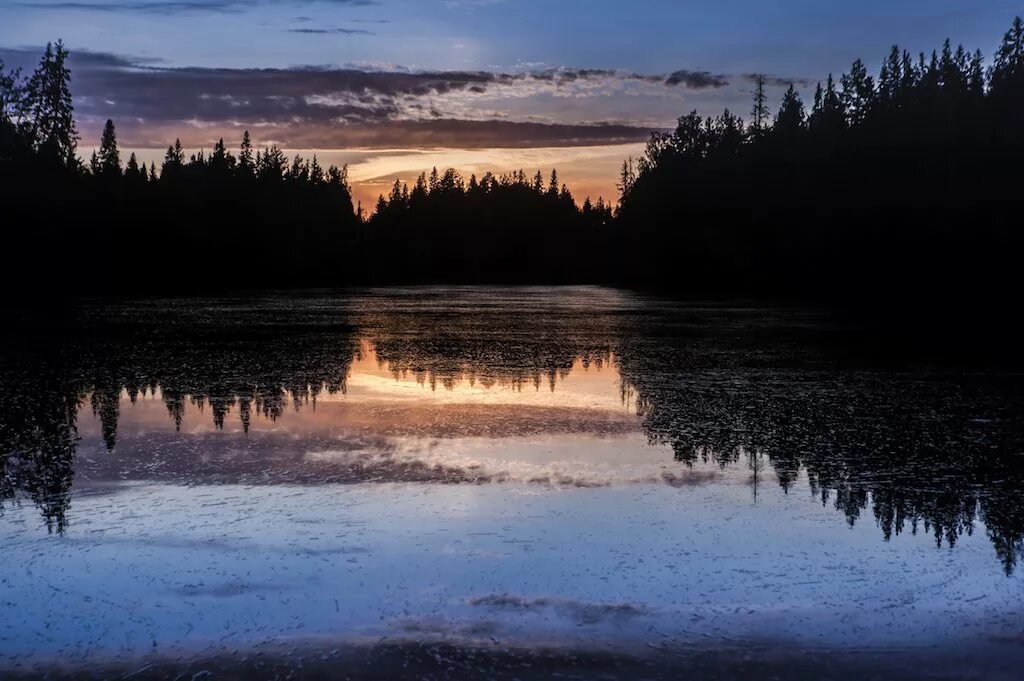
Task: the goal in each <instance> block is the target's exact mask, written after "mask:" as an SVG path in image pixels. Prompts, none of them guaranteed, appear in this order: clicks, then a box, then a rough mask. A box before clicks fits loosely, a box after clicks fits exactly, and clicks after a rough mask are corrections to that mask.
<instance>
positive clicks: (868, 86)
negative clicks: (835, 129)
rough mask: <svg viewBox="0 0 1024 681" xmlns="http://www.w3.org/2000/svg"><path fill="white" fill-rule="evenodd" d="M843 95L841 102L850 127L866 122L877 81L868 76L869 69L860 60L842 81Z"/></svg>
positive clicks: (854, 63) (855, 62)
mask: <svg viewBox="0 0 1024 681" xmlns="http://www.w3.org/2000/svg"><path fill="white" fill-rule="evenodd" d="M841 81H842V85H843V93H842V96H841V102H842V106H843V110H844V112H845V114H846V120H847V122H848V123H849V124H850V125H859V124H860V123H863V122H864V119H865V118H866V117H867V115H868V111H869V109H870V108H871V105H872V103H873V102H874V97H875V81H874V79H873V78H872V77H871V76H869V75H868V69H867V67H866V66H864V62H863V61H861V60H860V59H858V60H856V61H854V62H853V65H852V66H851V67H850V72H849V73H848V74H844V75H843V77H842V79H841Z"/></svg>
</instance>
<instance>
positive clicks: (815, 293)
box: [0, 18, 1024, 308]
mask: <svg viewBox="0 0 1024 681" xmlns="http://www.w3.org/2000/svg"><path fill="white" fill-rule="evenodd" d="M67 57H68V51H67V50H66V49H65V47H64V46H63V44H62V43H60V42H58V43H56V44H54V45H50V46H48V47H47V49H46V52H45V54H44V55H43V56H42V58H41V60H40V63H39V66H38V68H37V69H36V70H35V71H34V72H33V73H31V74H28V75H27V76H24V77H23V76H22V74H20V73H18V72H13V71H11V70H7V69H4V68H3V66H2V64H0V187H2V188H3V189H2V190H0V191H2V192H3V198H4V201H3V203H4V207H3V212H4V222H5V224H6V228H7V244H8V247H7V248H6V249H4V250H5V262H4V263H3V269H4V272H5V277H6V278H10V280H11V283H17V284H18V285H19V286H20V288H21V290H25V291H26V292H27V291H28V290H35V291H38V292H40V293H42V294H43V295H47V296H53V295H57V296H67V295H69V294H79V293H124V292H130V293H148V292H174V293H180V292H189V291H192V290H210V289H212V290H230V289H260V288H290V287H300V286H341V285H364V284H398V283H601V284H610V285H618V286H627V287H635V288H656V289H660V290H668V291H671V292H673V293H678V294H681V295H701V296H704V295H708V296H726V295H728V296H750V297H793V298H801V299H814V300H819V301H820V300H832V301H843V302H848V303H853V304H863V305H874V304H877V303H879V302H880V301H885V302H886V304H889V305H891V306H893V307H894V308H900V307H901V306H904V305H906V304H913V305H924V306H928V305H930V304H934V305H936V306H945V305H950V304H953V303H956V302H957V301H959V302H966V301H971V300H976V299H977V298H978V297H979V296H983V297H985V298H986V299H989V300H993V301H1005V300H1006V299H1007V298H1008V297H1009V295H1010V292H1011V291H1012V290H1013V286H1014V283H1015V281H1014V279H1015V271H1014V269H1015V266H1016V264H1017V262H1018V261H1019V257H1020V254H1021V246H1022V245H1024V244H1022V230H1021V227H1022V225H1021V201H1020V187H1021V186H1022V184H1024V163H1022V161H1021V159H1022V158H1024V125H1022V123H1024V27H1022V22H1021V19H1020V18H1017V19H1016V20H1015V21H1014V22H1013V24H1012V26H1011V27H1010V29H1009V30H1008V31H1007V33H1006V34H1005V36H1004V37H1003V38H1002V41H1001V43H1000V45H999V47H998V49H997V51H996V53H995V55H994V56H993V57H992V59H991V63H988V62H987V60H986V58H985V55H983V54H982V53H981V52H980V51H976V52H973V53H972V52H968V51H967V50H966V49H964V48H963V47H955V48H954V47H953V45H952V44H951V43H950V42H949V41H947V42H946V43H945V44H944V45H943V46H942V47H941V49H939V50H937V51H934V52H932V53H931V54H930V55H926V54H924V53H922V54H918V55H911V54H910V53H909V52H907V51H905V50H901V49H900V48H899V47H898V46H893V48H892V50H891V52H890V53H889V54H888V55H887V56H886V57H885V58H884V59H883V60H882V62H881V65H880V67H879V69H878V73H877V75H871V73H869V69H868V66H867V65H866V64H865V63H864V62H863V61H861V60H857V61H855V62H854V63H853V64H852V66H851V67H850V70H849V72H847V73H845V74H842V75H840V76H839V77H838V78H834V77H833V76H829V77H828V78H827V80H826V81H825V82H824V83H820V84H819V85H818V86H817V89H816V92H815V93H814V96H813V101H812V102H810V103H809V106H808V105H805V103H804V102H803V101H802V99H801V96H800V94H799V93H798V92H797V90H796V89H795V88H794V87H793V86H790V87H789V90H788V91H787V92H786V93H785V95H784V96H783V98H782V101H781V102H780V103H778V105H777V106H775V105H774V104H773V103H770V102H769V101H768V97H767V95H766V92H765V82H764V79H761V80H760V81H759V82H758V84H757V88H756V90H755V93H754V98H753V104H752V108H751V111H750V112H749V116H748V117H747V118H746V119H744V118H742V117H741V116H739V115H737V114H736V113H734V112H730V111H728V110H727V111H724V112H723V113H722V114H721V115H719V116H715V117H702V116H701V115H699V114H698V113H697V112H692V113H690V114H687V115H684V116H682V117H681V118H679V120H678V123H677V126H676V127H675V129H674V130H666V131H659V132H655V133H653V134H652V137H651V139H650V141H649V143H648V145H647V149H646V153H645V154H644V156H643V157H642V158H640V159H637V160H636V161H635V162H634V161H633V160H632V159H630V160H628V161H625V162H624V164H623V168H622V173H621V177H620V178H619V189H620V196H619V197H618V199H617V201H616V202H615V203H612V202H606V201H605V200H604V199H598V200H597V201H594V202H592V201H591V200H590V199H589V198H587V199H586V200H585V201H583V202H582V203H581V202H579V201H578V200H577V197H574V196H573V195H572V194H571V192H570V191H569V189H568V188H567V187H566V186H565V185H563V184H562V183H560V181H559V177H558V172H557V170H555V171H552V172H551V173H550V175H546V174H542V173H541V172H540V171H538V172H537V173H536V174H535V175H530V174H527V173H526V172H524V171H518V172H515V173H508V174H504V175H500V176H495V175H494V174H491V173H487V174H485V175H484V176H483V177H480V178H478V177H476V176H472V177H469V178H468V179H467V178H465V177H463V176H462V175H461V174H460V173H459V172H458V171H456V170H454V169H448V170H444V171H440V172H439V171H438V170H436V169H435V170H434V171H433V172H431V173H430V174H429V175H428V174H424V175H423V176H421V177H420V178H419V179H418V180H417V181H416V182H415V184H414V186H413V187H411V188H410V187H409V186H407V185H405V184H402V183H400V182H398V181H396V182H395V185H394V187H393V188H392V190H391V192H390V193H389V195H388V196H381V197H380V200H379V201H378V203H377V205H376V207H375V208H374V209H373V211H372V212H369V211H367V210H366V209H364V207H363V206H360V205H353V200H352V193H351V190H350V187H349V184H348V178H347V171H346V169H345V168H337V167H329V168H324V167H322V166H321V164H320V163H319V161H318V159H317V158H316V157H313V158H312V159H303V158H301V157H299V156H295V157H294V158H288V157H287V156H286V155H285V152H284V151H283V150H281V149H279V148H277V147H276V146H270V147H267V148H264V149H257V148H256V147H255V145H254V144H253V142H252V140H251V138H250V136H249V134H248V133H246V135H245V137H244V139H242V140H241V141H240V142H239V143H238V146H237V148H236V147H234V146H232V147H231V148H229V147H228V146H227V145H226V144H225V142H224V141H223V140H221V141H219V142H218V143H217V144H216V145H215V146H214V147H213V148H212V150H210V151H208V152H199V153H197V154H194V155H191V156H189V157H187V158H186V154H185V152H184V151H183V149H182V146H181V143H180V142H175V143H174V144H171V145H170V146H169V147H168V149H167V153H166V156H165V159H164V161H163V163H162V164H161V166H160V167H159V168H158V167H156V165H155V164H152V165H150V166H149V167H148V168H147V167H145V166H144V165H141V164H140V163H139V162H138V160H137V159H136V158H135V157H134V155H132V156H129V157H128V158H127V159H124V158H122V154H121V153H120V151H119V149H118V144H117V130H116V127H115V123H114V122H113V121H108V123H107V125H106V128H105V130H104V133H103V137H102V142H101V144H100V146H99V148H98V150H97V151H96V152H95V153H93V154H92V156H91V157H90V158H89V159H87V160H83V159H82V158H80V156H79V149H78V143H79V141H80V140H79V135H78V133H77V131H76V125H75V118H74V103H73V99H72V93H71V73H70V71H69V69H68V66H67Z"/></svg>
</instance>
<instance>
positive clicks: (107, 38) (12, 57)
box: [0, 0, 1021, 203]
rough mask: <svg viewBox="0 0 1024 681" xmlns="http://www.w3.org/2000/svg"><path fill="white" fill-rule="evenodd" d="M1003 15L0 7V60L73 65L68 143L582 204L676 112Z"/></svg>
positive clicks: (983, 6) (273, 3)
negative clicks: (230, 158)
mask: <svg viewBox="0 0 1024 681" xmlns="http://www.w3.org/2000/svg"><path fill="white" fill-rule="evenodd" d="M1020 11H1021V6H1020V4H1019V3H1018V2H1013V1H1010V0H858V1H857V2H839V1H836V0H833V1H823V0H716V1H715V2H707V1H706V0H701V1H692V0H639V1H634V2H630V3H624V2H621V1H615V2H612V1H607V0H547V1H546V2H540V1H538V0H208V1H203V0H0V59H2V60H3V61H5V62H6V63H7V64H8V65H11V66H18V65H22V66H25V67H26V68H31V65H32V64H33V63H34V62H35V61H36V60H37V59H38V56H39V53H40V51H41V49H42V47H41V46H42V45H45V43H46V42H47V41H48V40H56V39H58V38H61V39H63V40H64V42H65V43H66V44H67V45H68V47H69V48H71V50H72V57H73V61H72V72H73V77H74V80H73V84H72V85H73V94H74V95H75V98H76V106H77V115H78V120H79V128H80V130H81V132H82V137H83V139H82V148H83V151H85V152H86V155H87V153H88V151H87V150H89V149H91V148H92V147H94V146H95V145H96V144H97V141H98V137H99V130H100V129H101V128H102V124H103V122H104V121H105V120H106V119H107V118H113V119H114V121H115V123H117V125H118V130H119V133H120V139H121V144H122V147H124V148H126V149H131V150H137V151H138V152H139V153H140V155H141V156H143V157H144V158H146V159H151V158H152V159H157V160H158V159H159V158H160V157H162V155H163V151H162V150H163V149H165V148H166V146H167V144H168V143H169V142H171V141H173V139H174V138H175V137H180V138H181V139H182V142H183V143H185V145H186V146H187V147H190V148H199V147H206V148H209V147H210V146H211V145H212V143H213V142H214V141H215V140H216V139H217V138H218V137H222V136H223V137H224V138H225V139H226V140H227V141H229V143H230V145H231V146H235V145H236V144H237V140H238V139H239V138H240V137H241V132H242V130H243V129H246V128H248V129H249V130H251V132H252V134H253V136H254V138H255V140H256V142H257V143H259V144H261V145H262V144H268V143H278V144H281V145H282V146H284V147H286V148H288V149H289V150H302V151H303V153H310V152H311V151H312V150H316V152H317V153H318V154H319V155H320V157H321V158H323V159H326V160H327V161H328V162H349V163H350V164H351V170H352V178H353V180H354V181H355V182H356V183H357V185H358V186H357V196H359V197H360V198H362V199H363V201H364V203H366V202H367V201H369V200H372V198H373V197H375V196H376V194H377V193H378V192H379V191H381V188H382V186H383V185H385V184H387V183H389V182H390V181H393V180H394V178H395V177H402V178H403V179H408V178H411V177H413V176H414V175H415V174H418V173H419V172H420V171H421V170H423V169H426V168H429V167H430V166H431V165H434V164H437V165H439V166H447V165H454V166H456V167H459V168H460V169H463V170H464V171H465V172H467V173H468V172H474V171H476V172H480V171H482V170H486V169H493V170H496V171H503V170H510V169H512V168H517V167H520V166H523V167H525V168H526V169H527V170H528V171H532V170H534V169H537V168H544V169H547V168H550V167H551V166H552V165H558V167H559V169H560V171H561V174H562V177H563V179H566V180H567V181H568V182H569V184H570V187H571V188H573V190H574V191H575V192H576V193H577V194H578V195H579V198H581V199H582V197H583V196H584V195H587V194H590V195H593V196H594V197H596V196H597V195H598V194H603V195H605V196H606V197H609V198H613V197H614V194H615V192H614V177H615V168H616V166H617V165H618V164H619V163H620V162H621V160H622V159H623V158H625V157H626V156H628V155H630V154H633V155H637V154H638V153H640V151H641V149H642V143H643V141H644V140H646V139H647V137H648V135H649V132H650V130H651V129H653V128H661V127H668V126H671V125H672V123H673V121H674V119H675V118H676V117H677V116H679V115H681V114H683V113H686V112H688V111H690V110H693V109H697V110H699V111H701V112H702V113H705V114H710V113H716V112H718V111H720V110H721V109H722V108H723V107H726V106H728V107H730V108H732V109H733V110H734V111H738V112H739V113H741V114H742V115H744V116H746V115H747V113H748V110H749V109H750V104H749V97H750V90H751V83H750V75H749V74H753V73H765V74H768V75H769V76H770V78H771V81H770V82H771V83H772V85H773V88H772V93H771V96H772V101H773V102H777V100H778V97H780V96H781V88H783V87H785V86H786V85H788V83H790V82H793V83H795V84H796V85H797V87H799V88H801V89H804V90H805V93H806V94H805V98H809V94H810V93H809V90H810V89H812V88H813V84H814V83H815V82H816V81H817V80H818V79H821V78H823V77H825V76H826V75H827V74H828V73H829V72H830V71H834V72H836V73H837V74H838V73H839V72H842V71H843V70H845V69H846V68H847V67H848V66H849V64H850V62H851V61H852V60H853V59H854V58H855V57H858V56H860V57H863V58H864V59H865V60H866V61H867V62H868V63H869V65H871V66H872V68H874V66H875V65H876V64H877V62H878V61H879V60H880V58H881V57H882V56H884V55H885V53H886V52H887V51H888V47H889V46H890V45H891V44H892V43H894V42H898V43H899V44H900V45H901V46H904V47H907V48H909V49H911V50H913V51H918V50H923V49H927V50H931V49H932V48H935V47H938V46H940V45H941V42H942V40H943V39H944V38H945V37H946V36H949V37H951V38H953V40H954V42H963V43H964V44H965V46H967V47H969V48H971V49H972V50H973V49H974V48H981V49H982V51H983V52H984V53H985V54H986V55H991V53H992V51H993V49H994V47H995V45H996V43H997V42H998V40H999V38H1000V37H1001V36H1002V34H1003V32H1004V31H1005V30H1006V29H1007V28H1008V27H1009V25H1010V22H1011V20H1012V18H1013V15H1014V14H1015V13H1019V12H1020Z"/></svg>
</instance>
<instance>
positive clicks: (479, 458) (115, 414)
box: [0, 288, 1024, 679]
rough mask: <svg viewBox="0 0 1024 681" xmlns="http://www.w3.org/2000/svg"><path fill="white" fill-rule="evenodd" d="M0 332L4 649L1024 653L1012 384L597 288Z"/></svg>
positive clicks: (431, 655) (685, 668)
mask: <svg viewBox="0 0 1024 681" xmlns="http://www.w3.org/2000/svg"><path fill="white" fill-rule="evenodd" d="M57 326H58V327H59V328H54V329H51V330H50V332H49V333H45V334H43V333H38V332H37V333H34V334H26V335H23V336H19V337H18V338H9V339H7V340H6V341H5V345H4V346H3V348H4V349H3V351H2V359H0V363H2V369H3V374H2V376H3V377H2V379H0V462H2V468H0V474H2V477H0V499H2V505H3V511H2V514H0V545H2V546H3V564H4V568H3V570H2V571H0V604H2V606H3V613H4V616H3V617H2V618H0V675H4V676H8V675H9V676H11V677H12V678H13V677H19V676H33V675H36V674H42V673H46V672H51V673H60V674H65V675H68V676H72V677H76V676H82V677H91V676H100V677H109V676H130V677H131V678H162V677H165V676H166V677H172V678H173V677H175V676H179V675H180V676H181V678H192V677H193V676H195V675H199V676H198V678H203V676H204V673H205V675H206V676H213V677H217V678H252V677H260V676H263V677H268V678H271V677H279V676H281V677H284V676H288V675H298V676H309V677H313V678H327V677H333V676H349V677H352V678H374V677H376V678H396V677H408V678H421V677H437V678H442V677H444V676H446V675H451V674H459V675H474V676H480V677H493V678H531V677H538V678H539V677H547V676H548V675H553V674H562V675H565V676H568V677H570V678H571V677H580V678H638V677H643V678H672V677H673V676H676V675H678V674H680V673H691V674H697V675H698V676H699V675H705V676H714V677H716V678H733V677H735V678H749V677H750V676H751V675H761V676H777V677H780V678H787V677H793V678H817V677H820V676H823V675H827V676H829V677H831V678H865V677H875V678H911V677H919V678H963V677H973V678H994V679H1002V678H1006V679H1012V678H1019V676H1018V674H1019V670H1020V669H1021V668H1024V667H1022V665H1024V579H1022V577H1021V572H1022V570H1024V567H1022V566H1019V565H1018V558H1019V555H1020V552H1021V551H1022V549H1024V544H1022V537H1024V460H1022V459H1024V455H1022V452H1024V446H1022V444H1024V379H1022V377H1020V376H1018V375H1016V374H1009V373H1005V372H993V371H985V372H980V371H968V370H965V369H962V368H960V369H956V368H950V367H941V366H925V365H920V366H916V365H914V366H911V365H908V364H907V363H906V362H905V361H903V360H900V361H893V360H892V359H891V358H883V357H879V355H878V354H877V353H876V352H874V349H873V347H872V346H871V344H870V343H869V342H868V341H867V340H866V339H865V336H863V335H862V334H860V332H857V331H856V330H853V329H849V328H846V327H844V326H842V325H840V324H838V323H836V322H835V321H833V320H829V319H827V318H825V317H823V316H821V315H819V314H816V313H814V312H811V311H794V310H780V309H763V308H753V307H751V308H742V307H726V306H719V305H693V304H690V305H686V304H679V303H670V302H667V301H663V300H659V299H656V298H651V297H643V296H638V295H635V294H628V293H622V292H616V291H610V290H606V289H596V288H577V289H539V288H531V289H457V288H456V289H452V288H447V289H402V290H390V291H370V292H359V293H344V294H330V295H328V294H309V295H306V296H300V297H294V296H289V297H265V298H259V299H257V300H243V299H211V300H205V301H200V302H199V303H198V304H196V303H189V302H186V301H173V300H170V301H167V300H155V301H144V302H136V303H125V304H117V305H112V304H100V303H94V304H84V305H83V306H81V307H78V308H76V309H74V310H72V311H70V312H69V313H68V318H67V319H62V320H60V321H59V322H58V323H57Z"/></svg>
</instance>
